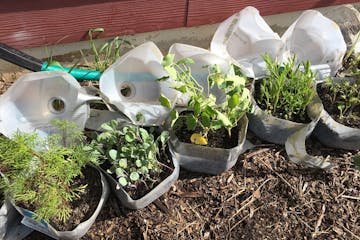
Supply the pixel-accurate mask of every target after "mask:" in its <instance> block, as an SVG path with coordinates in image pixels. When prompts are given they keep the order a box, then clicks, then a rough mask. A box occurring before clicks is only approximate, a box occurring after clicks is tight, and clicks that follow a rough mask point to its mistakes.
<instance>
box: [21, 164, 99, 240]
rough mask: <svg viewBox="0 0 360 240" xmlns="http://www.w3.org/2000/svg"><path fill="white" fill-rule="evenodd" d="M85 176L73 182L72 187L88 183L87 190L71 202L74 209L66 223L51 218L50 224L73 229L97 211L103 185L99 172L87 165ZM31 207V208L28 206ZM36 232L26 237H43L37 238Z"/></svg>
mask: <svg viewBox="0 0 360 240" xmlns="http://www.w3.org/2000/svg"><path fill="white" fill-rule="evenodd" d="M82 173H83V176H82V177H78V178H76V179H75V180H74V182H73V183H72V185H71V186H72V187H79V186H81V185H86V184H87V187H86V188H85V191H84V192H83V193H80V194H79V195H80V198H79V199H77V200H75V201H72V202H71V203H70V205H71V209H72V210H73V211H72V213H71V216H70V217H69V220H68V221H67V222H66V223H65V224H64V223H63V222H61V221H59V220H57V219H51V220H50V224H51V225H52V226H53V227H54V228H55V229H56V230H58V231H71V230H73V229H74V228H75V227H77V225H79V224H80V223H81V222H84V221H86V220H87V219H89V218H90V217H91V215H92V214H93V213H94V212H95V210H96V208H97V206H98V204H99V201H100V198H101V194H102V186H101V179H100V174H99V172H98V171H97V170H96V169H94V168H93V167H86V168H84V169H83V171H82ZM28 209H29V208H28ZM37 236H38V235H37V233H36V232H34V233H32V234H31V235H30V236H28V237H27V238H26V239H43V238H37Z"/></svg>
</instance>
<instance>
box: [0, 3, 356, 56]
mask: <svg viewBox="0 0 360 240" xmlns="http://www.w3.org/2000/svg"><path fill="white" fill-rule="evenodd" d="M354 2H357V1H354V0H318V1H314V0H304V1H299V0H296V1H295V0H290V1H284V0H267V1H265V0H261V1H260V0H241V1H240V0H225V1H224V0H52V1H49V0H36V1H30V0H18V1H16V0H2V1H1V4H0V24H1V26H0V42H3V43H6V44H8V45H10V46H13V47H15V48H19V49H23V48H30V47H37V46H45V45H54V44H59V43H69V42H77V41H81V40H86V39H87V31H88V30H89V29H90V28H95V27H103V28H105V30H106V31H105V33H103V34H101V37H110V36H116V35H124V34H135V33H141V32H149V31H156V30H162V29H170V28H179V27H186V26H189V27H190V26H198V25H204V24H211V23H218V22H221V21H223V20H224V19H226V18H227V17H229V16H230V15H232V14H234V13H236V12H238V11H239V10H241V9H242V8H244V7H246V6H249V5H251V6H254V7H256V8H258V9H259V10H260V13H261V15H271V14H278V13H284V12H290V11H297V10H304V9H310V8H317V7H324V6H330V5H337V4H345V3H354Z"/></svg>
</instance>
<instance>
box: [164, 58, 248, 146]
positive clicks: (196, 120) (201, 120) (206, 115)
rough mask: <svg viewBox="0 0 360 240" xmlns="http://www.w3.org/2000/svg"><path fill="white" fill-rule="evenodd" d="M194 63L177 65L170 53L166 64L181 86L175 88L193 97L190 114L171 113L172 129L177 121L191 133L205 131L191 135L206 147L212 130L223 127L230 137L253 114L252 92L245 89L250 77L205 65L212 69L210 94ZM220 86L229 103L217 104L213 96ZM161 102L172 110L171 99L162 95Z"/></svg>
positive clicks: (169, 72)
mask: <svg viewBox="0 0 360 240" xmlns="http://www.w3.org/2000/svg"><path fill="white" fill-rule="evenodd" d="M193 63H194V61H193V60H192V59H190V58H184V59H182V60H179V61H177V62H174V55H173V54H168V55H167V56H165V57H164V59H163V61H162V65H163V67H164V69H165V70H166V71H167V73H168V74H169V77H171V79H173V80H175V82H176V83H177V85H176V86H174V87H173V88H174V89H176V90H177V91H179V92H181V93H186V94H188V95H189V96H190V100H189V102H188V105H187V108H188V110H189V111H190V113H189V114H187V115H179V113H178V112H177V111H176V110H172V111H171V112H170V116H171V126H174V124H175V122H178V123H179V124H180V125H182V124H185V125H186V127H187V129H188V130H189V131H195V130H196V129H201V130H200V132H199V133H194V134H193V135H192V136H191V139H190V140H191V141H192V142H193V143H195V144H201V145H206V144H207V135H208V133H209V131H216V130H218V129H220V128H225V129H227V131H228V133H229V136H230V135H231V129H232V128H233V127H235V126H236V125H237V123H238V121H239V119H241V118H242V117H243V116H244V115H245V114H246V112H248V111H250V109H251V107H250V92H249V90H248V89H247V88H245V83H246V78H245V77H240V76H237V75H230V74H227V73H223V72H221V70H220V68H219V66H217V65H214V66H205V68H207V69H208V70H209V74H208V76H207V81H206V84H207V88H206V89H207V91H204V88H203V87H202V86H201V85H200V84H199V83H198V81H197V80H196V79H195V78H194V77H193V76H192V75H191V68H190V67H189V65H190V64H193ZM169 77H163V78H161V79H159V81H166V80H167V79H168V78H169ZM214 87H217V88H219V89H220V90H221V91H222V92H223V93H224V94H225V96H226V99H225V101H223V102H222V103H217V98H216V96H215V95H214V94H212V93H211V91H210V90H211V89H212V88H214ZM159 100H160V103H161V104H162V105H163V106H164V107H167V108H169V109H171V103H170V100H169V99H168V98H166V97H165V96H163V95H161V96H160V99H159Z"/></svg>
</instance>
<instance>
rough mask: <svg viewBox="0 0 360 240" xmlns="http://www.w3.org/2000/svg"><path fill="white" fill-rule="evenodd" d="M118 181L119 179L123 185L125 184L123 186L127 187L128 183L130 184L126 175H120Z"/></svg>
mask: <svg viewBox="0 0 360 240" xmlns="http://www.w3.org/2000/svg"><path fill="white" fill-rule="evenodd" d="M118 181H119V184H120V185H121V186H123V187H125V186H126V185H128V181H127V180H126V178H125V177H120V178H119V180H118Z"/></svg>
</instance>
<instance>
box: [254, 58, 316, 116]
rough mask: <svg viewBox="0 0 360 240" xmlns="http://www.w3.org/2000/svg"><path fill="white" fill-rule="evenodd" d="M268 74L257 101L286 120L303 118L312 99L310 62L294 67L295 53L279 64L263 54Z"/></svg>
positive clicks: (312, 75) (312, 86)
mask: <svg viewBox="0 0 360 240" xmlns="http://www.w3.org/2000/svg"><path fill="white" fill-rule="evenodd" d="M264 60H265V62H266V66H267V69H268V71H269V74H270V75H269V77H267V78H265V79H263V80H262V82H261V85H260V98H259V99H256V100H257V102H258V104H260V105H262V106H264V107H265V110H266V111H268V112H269V113H271V114H273V115H275V113H276V114H278V116H280V117H281V118H284V119H287V120H294V119H297V118H298V119H299V120H302V121H304V120H305V119H306V118H305V117H306V107H307V106H308V105H309V103H310V102H311V100H312V98H313V96H314V95H315V91H314V81H315V73H313V72H312V71H311V69H310V66H311V65H310V62H309V61H307V62H305V63H302V66H303V69H301V70H300V66H295V64H296V61H295V56H294V57H293V58H292V59H289V61H288V63H286V64H284V65H283V66H280V65H278V64H277V63H276V61H273V60H271V58H270V56H269V55H268V54H266V55H265V56H264Z"/></svg>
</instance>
